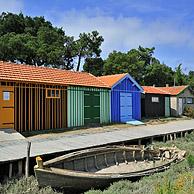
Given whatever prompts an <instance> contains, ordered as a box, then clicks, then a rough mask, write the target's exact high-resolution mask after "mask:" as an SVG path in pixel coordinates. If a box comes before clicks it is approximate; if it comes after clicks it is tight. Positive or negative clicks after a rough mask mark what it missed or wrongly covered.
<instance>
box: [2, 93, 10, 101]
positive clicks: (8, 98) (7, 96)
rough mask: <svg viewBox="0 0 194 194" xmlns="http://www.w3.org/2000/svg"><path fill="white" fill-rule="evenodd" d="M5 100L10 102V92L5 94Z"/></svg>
mask: <svg viewBox="0 0 194 194" xmlns="http://www.w3.org/2000/svg"><path fill="white" fill-rule="evenodd" d="M3 100H10V92H3Z"/></svg>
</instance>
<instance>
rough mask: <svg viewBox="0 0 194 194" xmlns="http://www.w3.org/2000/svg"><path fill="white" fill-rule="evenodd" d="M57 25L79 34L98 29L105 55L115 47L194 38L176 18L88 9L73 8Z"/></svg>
mask: <svg viewBox="0 0 194 194" xmlns="http://www.w3.org/2000/svg"><path fill="white" fill-rule="evenodd" d="M57 18H58V20H57V23H55V24H56V25H57V26H62V27H63V28H64V30H65V32H66V34H67V35H74V36H76V37H77V36H78V35H79V33H80V32H90V31H92V30H98V31H99V33H100V34H101V35H102V36H103V37H104V39H105V41H104V43H103V46H102V47H103V54H107V53H109V52H111V51H112V50H124V51H126V50H129V49H131V48H136V47H138V46H139V45H142V46H148V47H149V46H158V45H171V46H172V45H173V46H183V45H184V44H187V45H188V44H190V42H192V41H194V38H193V36H192V31H191V30H190V29H189V28H186V27H184V28H181V24H176V23H175V21H172V20H171V21H170V20H168V21H160V20H153V21H151V22H145V21H143V20H142V19H139V18H133V17H123V16H120V17H116V18H115V17H112V16H107V15H103V14H102V15H99V14H97V15H96V16H91V15H90V16H88V15H87V14H86V13H85V12H78V11H75V10H72V11H70V12H66V13H64V14H61V15H59V16H58V17H57Z"/></svg>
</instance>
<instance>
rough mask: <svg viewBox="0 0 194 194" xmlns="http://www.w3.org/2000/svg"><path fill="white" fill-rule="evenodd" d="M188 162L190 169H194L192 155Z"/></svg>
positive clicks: (193, 157)
mask: <svg viewBox="0 0 194 194" xmlns="http://www.w3.org/2000/svg"><path fill="white" fill-rule="evenodd" d="M187 162H188V164H189V167H190V168H193V167H194V156H193V155H191V154H190V155H189V156H188V157H187Z"/></svg>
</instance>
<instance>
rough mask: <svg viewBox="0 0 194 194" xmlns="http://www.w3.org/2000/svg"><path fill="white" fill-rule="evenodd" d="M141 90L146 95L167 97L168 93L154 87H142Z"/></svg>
mask: <svg viewBox="0 0 194 194" xmlns="http://www.w3.org/2000/svg"><path fill="white" fill-rule="evenodd" d="M142 88H143V90H144V92H145V93H147V94H162V95H169V94H170V93H169V92H167V91H164V90H162V89H161V88H159V87H154V86H142Z"/></svg>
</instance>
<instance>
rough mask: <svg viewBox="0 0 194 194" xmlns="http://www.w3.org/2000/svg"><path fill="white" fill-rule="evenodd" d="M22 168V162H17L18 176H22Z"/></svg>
mask: <svg viewBox="0 0 194 194" xmlns="http://www.w3.org/2000/svg"><path fill="white" fill-rule="evenodd" d="M22 167H23V165H22V160H19V161H18V176H22V170H23V169H22Z"/></svg>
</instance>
